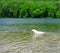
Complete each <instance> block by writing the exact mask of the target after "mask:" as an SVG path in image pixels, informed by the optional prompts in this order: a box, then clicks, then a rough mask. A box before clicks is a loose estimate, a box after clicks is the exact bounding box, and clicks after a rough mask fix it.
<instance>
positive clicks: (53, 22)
mask: <svg viewBox="0 0 60 53" xmlns="http://www.w3.org/2000/svg"><path fill="white" fill-rule="evenodd" d="M33 28H34V29H37V30H41V31H44V32H48V34H47V35H45V36H42V37H40V38H37V39H33V38H32V32H31V30H32V29H33ZM33 41H34V42H33ZM59 47H60V19H8V18H6V19H5V18H4V19H0V53H59V52H60V48H59Z"/></svg>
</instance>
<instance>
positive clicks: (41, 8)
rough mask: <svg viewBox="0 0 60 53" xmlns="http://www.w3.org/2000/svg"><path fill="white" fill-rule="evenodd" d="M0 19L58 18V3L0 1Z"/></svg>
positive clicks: (59, 8) (16, 0) (19, 0)
mask: <svg viewBox="0 0 60 53" xmlns="http://www.w3.org/2000/svg"><path fill="white" fill-rule="evenodd" d="M0 17H1V18H2V17H9V18H12V17H14V18H30V17H31V18H34V17H35V18H43V17H48V18H50V17H52V18H54V17H55V18H60V1H37V0H36V1H34V0H29V1H28V0H1V1H0Z"/></svg>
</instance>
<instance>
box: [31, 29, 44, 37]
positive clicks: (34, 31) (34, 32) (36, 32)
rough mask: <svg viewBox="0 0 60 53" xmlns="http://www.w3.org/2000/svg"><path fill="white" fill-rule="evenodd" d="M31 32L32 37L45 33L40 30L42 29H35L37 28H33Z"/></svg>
mask: <svg viewBox="0 0 60 53" xmlns="http://www.w3.org/2000/svg"><path fill="white" fill-rule="evenodd" d="M32 32H33V34H34V35H33V37H41V36H43V35H44V33H45V32H42V31H37V30H35V29H33V30H32Z"/></svg>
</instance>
